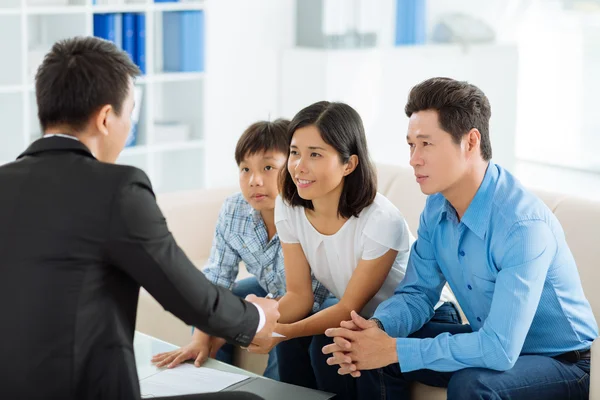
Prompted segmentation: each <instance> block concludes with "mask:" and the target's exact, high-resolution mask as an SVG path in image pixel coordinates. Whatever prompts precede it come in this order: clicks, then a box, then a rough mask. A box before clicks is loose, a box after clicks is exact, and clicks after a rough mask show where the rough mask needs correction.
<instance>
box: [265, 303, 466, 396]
mask: <svg viewBox="0 0 600 400" xmlns="http://www.w3.org/2000/svg"><path fill="white" fill-rule="evenodd" d="M337 302H338V299H336V298H329V299H327V300H326V301H325V302H324V303H323V305H322V306H321V310H323V309H325V308H327V307H331V306H332V305H334V304H336V303H337ZM431 321H437V322H438V323H440V324H441V325H450V324H452V325H454V324H458V323H459V322H460V314H459V313H458V312H457V311H456V308H454V306H453V305H452V304H451V303H444V304H443V305H442V306H440V307H439V308H438V309H437V310H436V313H435V315H434V316H433V318H432V320H431ZM331 343H332V340H331V338H329V337H327V336H325V335H316V336H308V337H301V338H297V339H291V340H287V341H285V342H281V343H280V344H279V345H277V359H278V360H279V377H280V378H281V381H282V382H286V383H291V384H294V385H298V386H304V387H307V388H311V389H318V390H324V391H326V392H331V393H335V394H337V397H336V399H355V398H356V391H357V390H358V388H357V383H358V382H360V381H361V380H362V378H358V379H355V378H352V377H351V376H348V375H346V376H342V375H339V374H338V373H337V370H338V368H337V367H334V366H330V365H328V364H327V358H329V355H325V354H323V351H322V349H323V346H326V345H328V344H331ZM375 398H377V397H372V399H375ZM365 399H366V397H365ZM369 399H371V398H369Z"/></svg>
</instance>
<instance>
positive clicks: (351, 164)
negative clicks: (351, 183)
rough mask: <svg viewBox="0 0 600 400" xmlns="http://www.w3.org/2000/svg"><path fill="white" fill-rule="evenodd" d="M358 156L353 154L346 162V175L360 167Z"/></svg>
mask: <svg viewBox="0 0 600 400" xmlns="http://www.w3.org/2000/svg"><path fill="white" fill-rule="evenodd" d="M358 162H359V161H358V156H357V155H356V154H352V155H351V156H350V159H349V160H348V162H347V163H346V168H345V169H344V176H348V175H350V174H351V173H352V172H354V170H355V169H356V167H358Z"/></svg>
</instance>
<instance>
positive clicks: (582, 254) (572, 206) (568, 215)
mask: <svg viewBox="0 0 600 400" xmlns="http://www.w3.org/2000/svg"><path fill="white" fill-rule="evenodd" d="M554 214H555V215H556V217H557V218H558V220H559V221H560V223H561V225H562V227H563V230H564V231H565V236H566V238H567V243H568V244H569V247H570V248H571V252H572V253H573V256H574V257H575V261H576V262H577V270H578V271H579V277H580V278H581V283H582V285H583V291H584V292H585V295H586V297H587V299H588V301H589V302H590V304H591V305H592V309H593V311H594V316H595V317H596V321H600V291H598V282H600V243H599V242H598V232H597V229H598V226H600V205H599V204H598V203H597V202H592V201H588V200H583V199H575V198H567V199H564V200H563V201H561V202H560V203H559V204H558V206H557V207H556V210H555V212H554Z"/></svg>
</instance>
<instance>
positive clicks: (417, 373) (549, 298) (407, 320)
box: [323, 78, 598, 400]
mask: <svg viewBox="0 0 600 400" xmlns="http://www.w3.org/2000/svg"><path fill="white" fill-rule="evenodd" d="M405 111H406V114H407V116H408V117H409V118H410V120H409V126H408V135H407V140H408V144H409V146H410V154H411V158H410V164H411V166H412V167H413V169H414V171H415V177H416V180H417V182H418V183H419V185H420V187H421V191H422V192H423V193H425V194H427V195H429V197H428V199H427V203H426V206H425V210H424V211H423V213H422V214H421V220H420V225H419V229H418V239H417V241H416V242H415V244H414V245H413V248H412V252H411V256H410V260H409V263H408V267H407V274H406V277H405V279H404V280H403V281H402V282H401V283H400V285H399V286H398V288H397V289H396V292H395V294H394V296H393V297H391V298H390V299H388V300H387V301H385V302H383V303H382V304H381V305H380V306H379V307H378V309H377V311H376V312H375V314H374V316H373V318H372V320H370V321H365V320H364V319H362V318H360V317H359V316H358V315H356V314H355V313H353V317H352V321H347V322H343V323H342V327H341V328H336V329H330V330H329V331H328V332H326V333H327V334H328V335H329V336H331V337H333V338H334V344H331V345H328V346H326V347H324V349H323V350H324V352H325V353H329V354H332V357H331V358H330V359H329V361H328V362H329V363H330V364H332V365H333V364H338V365H339V372H340V373H342V374H350V375H352V376H354V377H359V376H361V377H360V379H358V380H357V386H358V394H359V397H361V398H365V399H367V398H368V399H371V398H388V399H391V398H393V399H409V398H410V386H411V383H412V382H414V381H419V382H422V383H425V384H428V385H432V386H439V387H447V388H448V399H509V398H510V399H527V400H531V399H538V398H539V399H566V398H570V399H587V398H588V392H589V370H590V352H589V349H590V346H591V344H592V342H593V340H594V339H595V338H596V337H597V336H598V326H597V324H596V321H595V319H594V316H593V314H592V310H591V307H590V304H589V303H588V301H587V300H586V298H585V295H584V293H583V289H582V287H581V282H580V279H579V274H578V272H577V265H576V263H575V260H574V258H573V255H572V254H571V251H570V250H569V246H568V245H567V243H566V241H565V235H564V233H563V230H562V227H561V225H560V223H559V222H558V220H557V219H556V217H555V216H554V214H552V212H551V211H550V210H549V209H548V208H547V207H546V206H545V205H544V203H542V201H541V200H539V199H538V198H537V197H536V196H534V195H533V194H531V193H529V192H528V191H527V190H526V189H525V188H524V187H523V186H522V185H521V184H520V183H519V181H517V180H516V179H515V178H514V177H513V176H512V175H511V174H510V173H509V172H507V171H506V170H505V169H503V168H502V167H500V166H498V165H496V164H494V163H493V162H491V161H490V160H491V157H492V149H491V144H490V139H489V119H490V116H491V109H490V105H489V102H488V99H487V97H486V96H485V95H484V93H483V92H482V91H481V90H480V89H478V88H477V87H475V86H473V85H470V84H468V83H466V82H458V81H455V80H452V79H448V78H433V79H429V80H427V81H424V82H422V83H420V84H419V85H417V86H415V87H414V88H413V89H412V90H411V92H410V95H409V99H408V103H407V105H406V109H405ZM446 282H448V283H449V284H450V287H451V288H452V290H453V291H454V294H455V295H456V298H457V299H458V301H459V304H460V306H461V307H462V309H463V311H464V313H465V315H466V316H467V318H468V320H469V322H470V325H459V324H436V323H432V322H429V323H428V321H429V320H430V318H431V316H432V315H433V306H434V305H435V304H436V302H437V300H438V299H439V296H440V291H441V290H442V287H443V285H444V284H445V283H446Z"/></svg>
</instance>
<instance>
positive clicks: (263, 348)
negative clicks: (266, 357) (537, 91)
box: [247, 324, 289, 354]
mask: <svg viewBox="0 0 600 400" xmlns="http://www.w3.org/2000/svg"><path fill="white" fill-rule="evenodd" d="M288 327H289V325H286V324H277V325H275V332H277V333H279V334H282V335H284V337H268V338H256V337H255V338H254V339H253V340H252V344H250V346H248V349H247V350H248V351H249V352H250V353H258V354H268V353H269V352H270V351H271V350H272V349H273V347H275V346H277V345H278V344H279V343H281V342H283V341H284V340H287V338H286V336H287V335H288Z"/></svg>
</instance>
